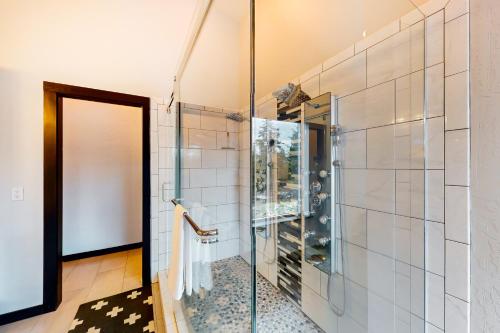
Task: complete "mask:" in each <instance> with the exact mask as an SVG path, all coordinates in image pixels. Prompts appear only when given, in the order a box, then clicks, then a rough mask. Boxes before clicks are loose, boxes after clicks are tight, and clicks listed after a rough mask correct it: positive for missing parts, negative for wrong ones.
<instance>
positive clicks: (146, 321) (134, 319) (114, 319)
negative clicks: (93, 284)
mask: <svg viewBox="0 0 500 333" xmlns="http://www.w3.org/2000/svg"><path fill="white" fill-rule="evenodd" d="M154 331H155V323H154V315H153V295H152V293H151V286H145V287H142V288H138V289H134V290H130V291H127V292H124V293H121V294H117V295H113V296H110V297H106V298H101V299H98V300H95V301H92V302H88V303H85V304H82V305H80V307H79V308H78V312H77V313H76V316H75V319H73V322H72V324H71V327H70V329H69V331H68V333H136V332H137V333H139V332H140V333H144V332H146V333H147V332H149V333H151V332H154Z"/></svg>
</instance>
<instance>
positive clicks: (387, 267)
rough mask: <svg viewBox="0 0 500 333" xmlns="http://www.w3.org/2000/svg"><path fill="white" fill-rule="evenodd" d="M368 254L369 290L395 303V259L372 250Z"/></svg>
mask: <svg viewBox="0 0 500 333" xmlns="http://www.w3.org/2000/svg"><path fill="white" fill-rule="evenodd" d="M367 254H368V256H367V264H368V266H367V278H368V290H369V292H373V293H375V294H377V295H379V296H382V297H384V298H385V299H388V300H389V301H390V302H391V303H394V286H395V281H394V279H395V274H394V264H395V262H394V259H392V258H388V257H386V256H384V255H381V254H378V253H375V252H372V251H367ZM370 298H371V297H370ZM371 310H373V309H371ZM368 312H373V311H368Z"/></svg>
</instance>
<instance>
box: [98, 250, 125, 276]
mask: <svg viewBox="0 0 500 333" xmlns="http://www.w3.org/2000/svg"><path fill="white" fill-rule="evenodd" d="M127 257H128V251H123V252H118V253H112V254H107V255H104V256H102V258H101V266H100V267H99V272H105V271H109V270H113V269H117V268H122V267H125V265H126V264H127Z"/></svg>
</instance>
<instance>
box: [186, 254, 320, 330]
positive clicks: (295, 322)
mask: <svg viewBox="0 0 500 333" xmlns="http://www.w3.org/2000/svg"><path fill="white" fill-rule="evenodd" d="M212 270H213V273H214V275H213V279H214V287H213V289H212V290H211V291H210V292H209V293H207V294H206V295H205V296H204V297H200V296H199V295H195V296H191V297H190V298H188V299H186V300H185V302H184V304H183V306H184V313H185V316H186V319H187V320H186V321H187V322H188V325H189V326H191V327H189V328H190V329H191V330H192V331H193V332H249V331H250V266H249V265H248V264H247V263H246V262H245V261H244V260H243V259H242V258H241V257H239V256H237V257H232V258H228V259H224V260H220V261H217V262H215V263H214V264H213V265H212ZM257 325H258V326H257V330H258V332H286V333H290V332H323V331H322V330H321V329H320V328H319V327H318V326H317V325H316V324H314V323H313V322H312V321H311V320H310V319H309V318H308V317H307V316H306V315H304V314H303V313H302V311H301V310H300V308H298V307H297V306H296V305H294V304H293V303H291V302H290V301H289V300H288V299H287V298H285V296H283V294H281V292H280V291H279V290H278V289H277V288H275V287H274V286H273V285H272V284H271V283H270V282H269V281H267V280H266V279H265V278H263V277H262V276H260V275H258V278H257Z"/></svg>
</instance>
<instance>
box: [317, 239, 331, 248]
mask: <svg viewBox="0 0 500 333" xmlns="http://www.w3.org/2000/svg"><path fill="white" fill-rule="evenodd" d="M329 242H330V237H321V238H318V243H319V244H320V245H321V246H326V244H328V243H329Z"/></svg>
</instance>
